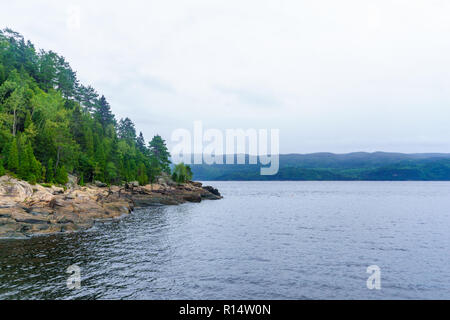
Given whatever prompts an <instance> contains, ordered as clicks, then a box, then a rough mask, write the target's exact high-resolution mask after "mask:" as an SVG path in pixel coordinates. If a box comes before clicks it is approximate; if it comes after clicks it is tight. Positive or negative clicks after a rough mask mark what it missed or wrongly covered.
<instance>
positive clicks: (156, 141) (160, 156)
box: [149, 135, 171, 174]
mask: <svg viewBox="0 0 450 320" xmlns="http://www.w3.org/2000/svg"><path fill="white" fill-rule="evenodd" d="M149 151H150V156H152V157H154V161H156V163H157V164H158V167H160V168H161V170H162V171H163V172H166V173H168V174H170V164H171V161H170V160H169V158H170V153H169V151H168V150H167V146H166V142H165V141H164V140H163V139H162V138H161V136H160V135H156V136H155V137H153V139H152V141H150V143H149Z"/></svg>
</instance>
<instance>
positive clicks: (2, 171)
mask: <svg viewBox="0 0 450 320" xmlns="http://www.w3.org/2000/svg"><path fill="white" fill-rule="evenodd" d="M5 173H6V172H5V168H4V167H3V159H2V158H0V177H1V176H4V175H5Z"/></svg>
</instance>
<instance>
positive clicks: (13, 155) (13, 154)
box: [7, 138, 19, 172]
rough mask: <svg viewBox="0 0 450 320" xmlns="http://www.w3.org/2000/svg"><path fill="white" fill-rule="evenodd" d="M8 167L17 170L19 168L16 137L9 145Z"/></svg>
mask: <svg viewBox="0 0 450 320" xmlns="http://www.w3.org/2000/svg"><path fill="white" fill-rule="evenodd" d="M7 166H8V169H9V170H10V171H13V172H17V170H18V169H19V150H18V149H17V139H15V138H14V139H13V140H12V141H11V143H10V145H9V153H8V163H7Z"/></svg>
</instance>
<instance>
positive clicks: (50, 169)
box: [46, 158, 55, 183]
mask: <svg viewBox="0 0 450 320" xmlns="http://www.w3.org/2000/svg"><path fill="white" fill-rule="evenodd" d="M54 170H55V168H54V165H53V159H52V158H50V159H49V160H48V163H47V170H46V181H47V182H48V183H53V180H54V178H55V171H54Z"/></svg>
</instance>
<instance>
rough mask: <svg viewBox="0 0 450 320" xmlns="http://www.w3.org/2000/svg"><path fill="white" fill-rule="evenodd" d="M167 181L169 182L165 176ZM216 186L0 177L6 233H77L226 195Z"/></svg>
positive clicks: (0, 226) (0, 220) (1, 222)
mask: <svg viewBox="0 0 450 320" xmlns="http://www.w3.org/2000/svg"><path fill="white" fill-rule="evenodd" d="M161 182H163V181H161ZM221 198H222V197H221V196H220V193H219V192H218V191H217V190H216V189H214V188H212V187H202V185H201V184H199V183H194V182H192V183H191V182H190V183H186V184H183V185H173V184H172V185H168V184H166V183H165V181H164V183H162V184H159V183H158V184H153V185H147V186H139V185H138V184H136V183H130V184H127V185H126V186H125V187H119V186H112V187H109V188H108V187H106V186H105V185H103V184H99V183H96V184H94V185H88V186H85V187H80V186H77V185H73V186H72V187H71V188H69V189H67V190H64V189H63V188H58V187H51V188H46V187H43V186H41V185H30V184H28V183H27V182H24V181H20V180H17V179H14V178H11V177H9V176H3V177H0V238H17V237H20V238H21V237H29V236H32V235H39V234H50V233H60V232H74V231H78V230H85V229H88V228H91V227H92V226H93V224H94V223H95V221H97V220H105V219H118V218H120V217H123V216H125V215H128V214H130V213H131V212H132V211H133V210H134V209H135V208H139V207H147V206H161V205H178V204H181V203H185V202H201V201H202V200H204V199H207V200H218V199H221Z"/></svg>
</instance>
